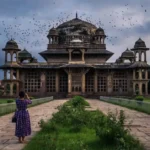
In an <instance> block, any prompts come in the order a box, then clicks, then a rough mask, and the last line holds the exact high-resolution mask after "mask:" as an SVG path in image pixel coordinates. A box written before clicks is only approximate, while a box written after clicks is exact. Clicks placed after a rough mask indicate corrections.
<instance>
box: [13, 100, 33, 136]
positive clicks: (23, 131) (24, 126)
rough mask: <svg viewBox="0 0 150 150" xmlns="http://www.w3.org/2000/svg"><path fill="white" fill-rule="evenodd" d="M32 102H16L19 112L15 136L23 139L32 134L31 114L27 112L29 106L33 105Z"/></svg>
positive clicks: (16, 114)
mask: <svg viewBox="0 0 150 150" xmlns="http://www.w3.org/2000/svg"><path fill="white" fill-rule="evenodd" d="M31 103H32V101H31V100H16V107H17V111H16V113H15V116H16V118H17V122H16V130H15V136H17V137H23V136H28V135H30V134H31V124H30V116H29V112H28V111H27V110H26V109H27V105H28V104H31Z"/></svg>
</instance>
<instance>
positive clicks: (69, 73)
mask: <svg viewBox="0 0 150 150" xmlns="http://www.w3.org/2000/svg"><path fill="white" fill-rule="evenodd" d="M71 78H72V77H71V72H70V71H68V93H69V94H70V93H71V92H72V90H71V89H72V80H71Z"/></svg>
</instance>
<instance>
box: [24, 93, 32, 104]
mask: <svg viewBox="0 0 150 150" xmlns="http://www.w3.org/2000/svg"><path fill="white" fill-rule="evenodd" d="M25 95H26V99H27V100H26V101H27V104H31V103H32V101H31V100H30V98H29V96H28V94H27V93H26V94H25Z"/></svg>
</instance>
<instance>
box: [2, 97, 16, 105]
mask: <svg viewBox="0 0 150 150" xmlns="http://www.w3.org/2000/svg"><path fill="white" fill-rule="evenodd" d="M8 100H11V101H12V102H15V98H6V99H5V98H1V99H0V104H5V103H7V101H8Z"/></svg>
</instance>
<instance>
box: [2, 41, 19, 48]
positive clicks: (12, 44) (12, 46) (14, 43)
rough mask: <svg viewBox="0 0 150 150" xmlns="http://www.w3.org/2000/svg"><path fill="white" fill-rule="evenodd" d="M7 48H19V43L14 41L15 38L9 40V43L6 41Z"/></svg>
mask: <svg viewBox="0 0 150 150" xmlns="http://www.w3.org/2000/svg"><path fill="white" fill-rule="evenodd" d="M5 48H10V49H11V48H15V49H18V44H17V42H16V41H14V40H13V39H11V40H9V41H8V42H7V43H6V46H5Z"/></svg>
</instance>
